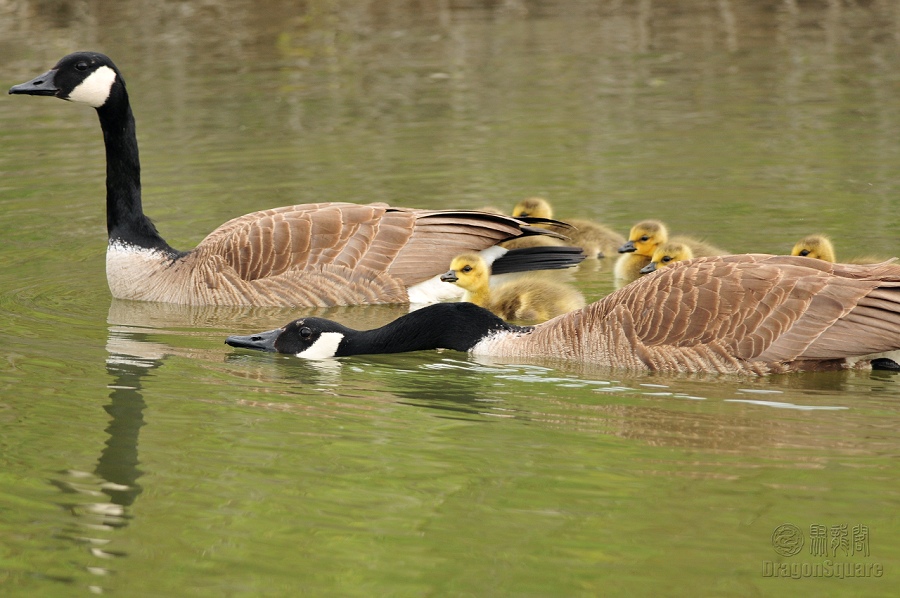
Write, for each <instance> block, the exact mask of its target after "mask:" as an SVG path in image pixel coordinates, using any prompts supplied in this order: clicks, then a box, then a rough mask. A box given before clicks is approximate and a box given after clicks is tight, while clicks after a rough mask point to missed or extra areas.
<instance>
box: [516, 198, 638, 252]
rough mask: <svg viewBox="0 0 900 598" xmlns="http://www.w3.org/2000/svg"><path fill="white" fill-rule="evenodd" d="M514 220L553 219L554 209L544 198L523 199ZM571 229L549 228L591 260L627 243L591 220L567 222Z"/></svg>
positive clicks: (612, 231) (615, 233)
mask: <svg viewBox="0 0 900 598" xmlns="http://www.w3.org/2000/svg"><path fill="white" fill-rule="evenodd" d="M512 215H513V218H546V219H552V218H553V208H552V207H551V206H550V202H548V201H547V200H546V199H544V198H543V197H529V198H527V199H523V200H522V201H520V202H519V203H518V204H516V206H515V207H514V208H513V211H512ZM565 222H566V224H570V225H571V228H562V227H554V226H552V225H551V226H549V227H548V228H550V229H551V230H554V231H556V232H558V233H560V234H562V235H565V236H566V237H567V240H566V243H568V244H571V245H576V246H578V247H581V248H582V249H584V253H585V255H587V256H588V257H589V258H600V257H605V256H608V255H612V254H613V253H614V252H615V251H616V248H618V247H619V246H620V245H622V243H624V242H625V238H624V237H622V235H620V234H619V233H617V232H615V231H614V230H612V229H611V228H609V227H608V226H604V225H602V224H599V223H597V222H592V221H590V220H583V219H574V220H566V221H565Z"/></svg>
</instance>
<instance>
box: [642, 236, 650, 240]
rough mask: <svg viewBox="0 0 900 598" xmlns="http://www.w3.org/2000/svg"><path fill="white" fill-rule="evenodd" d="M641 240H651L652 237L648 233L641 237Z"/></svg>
mask: <svg viewBox="0 0 900 598" xmlns="http://www.w3.org/2000/svg"><path fill="white" fill-rule="evenodd" d="M640 240H641V241H649V240H650V237H649V236H647V235H644V236H643V237H641V238H640Z"/></svg>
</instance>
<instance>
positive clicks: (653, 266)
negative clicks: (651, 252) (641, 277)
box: [640, 262, 656, 274]
mask: <svg viewBox="0 0 900 598" xmlns="http://www.w3.org/2000/svg"><path fill="white" fill-rule="evenodd" d="M640 272H641V274H650V273H651V272H656V264H654V263H653V262H650V263H649V264H647V265H646V266H644V267H643V268H641V270H640Z"/></svg>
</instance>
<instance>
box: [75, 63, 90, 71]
mask: <svg viewBox="0 0 900 598" xmlns="http://www.w3.org/2000/svg"><path fill="white" fill-rule="evenodd" d="M75 70H77V71H86V70H88V63H86V62H84V61H83V60H82V61H81V62H77V63H75Z"/></svg>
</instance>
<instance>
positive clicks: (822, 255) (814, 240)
mask: <svg viewBox="0 0 900 598" xmlns="http://www.w3.org/2000/svg"><path fill="white" fill-rule="evenodd" d="M791 255H799V256H803V257H811V258H815V259H818V260H825V261H826V262H832V263H834V262H836V261H837V253H836V252H835V250H834V244H832V242H831V239H829V238H828V237H826V236H825V235H818V234H816V235H808V236H806V237H803V238H802V239H800V240H799V241H797V243H796V245H794V248H793V249H791ZM842 261H845V262H846V263H848V264H877V263H879V262H883V261H885V258H878V257H875V256H864V257H854V258H851V259H849V260H842Z"/></svg>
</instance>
